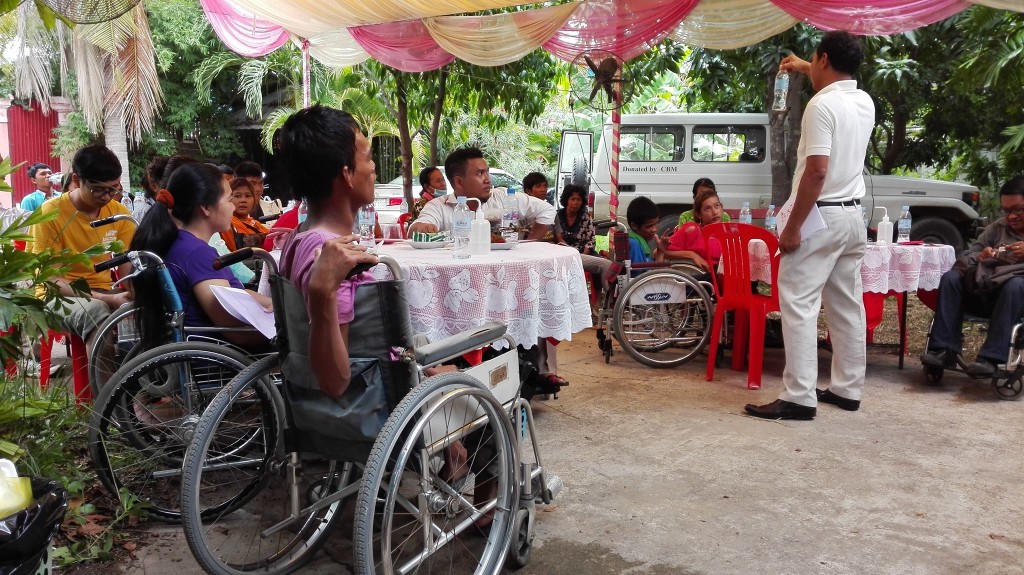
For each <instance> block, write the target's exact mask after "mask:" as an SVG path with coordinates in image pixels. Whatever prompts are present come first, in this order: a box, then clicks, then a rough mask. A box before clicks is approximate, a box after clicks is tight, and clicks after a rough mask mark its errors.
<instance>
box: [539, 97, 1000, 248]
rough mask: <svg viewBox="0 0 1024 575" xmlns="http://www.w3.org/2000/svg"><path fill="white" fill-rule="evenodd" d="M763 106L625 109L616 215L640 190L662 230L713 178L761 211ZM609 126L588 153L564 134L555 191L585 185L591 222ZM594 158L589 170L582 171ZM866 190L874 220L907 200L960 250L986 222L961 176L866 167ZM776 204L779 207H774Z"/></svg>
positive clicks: (918, 222)
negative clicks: (742, 110)
mask: <svg viewBox="0 0 1024 575" xmlns="http://www.w3.org/2000/svg"><path fill="white" fill-rule="evenodd" d="M769 130H770V127H769V122H768V114H637V115H628V114H626V115H623V116H622V125H621V135H620V144H619V148H620V156H619V209H618V214H619V220H620V221H623V222H624V221H625V219H626V208H627V206H629V202H630V201H632V199H633V198H634V197H636V196H647V197H649V198H651V199H652V200H654V202H655V203H656V204H658V207H659V209H660V210H661V215H662V219H661V224H660V225H659V226H658V229H659V231H660V232H662V233H664V232H666V231H668V230H670V229H671V228H672V227H674V226H675V225H676V222H677V221H678V219H679V214H680V213H682V212H683V211H686V210H689V209H690V208H691V207H692V202H693V196H692V190H693V182H694V181H696V180H697V179H698V178H711V180H712V181H714V182H715V187H716V188H717V189H718V194H719V197H720V198H721V200H722V204H723V205H724V206H725V208H726V209H727V210H738V209H739V208H740V207H741V206H742V205H743V202H749V203H750V207H751V209H752V211H753V212H754V216H755V218H757V217H763V213H764V209H765V208H767V207H768V205H769V204H770V203H771V199H772V175H771V155H770V154H771V152H770V146H769V141H770V136H769V133H770V132H769ZM611 135H612V128H611V125H610V124H606V125H605V126H604V130H603V131H602V134H601V139H600V142H599V143H598V147H597V152H596V154H594V155H593V158H591V154H590V150H592V149H593V146H592V142H593V140H592V139H593V134H591V133H590V132H574V131H566V132H563V133H562V146H561V149H560V154H559V166H558V171H559V177H558V182H557V186H558V194H559V195H560V194H561V190H562V188H563V187H564V185H565V183H566V182H575V183H578V184H580V185H584V187H589V191H590V193H591V210H592V212H591V213H592V214H593V216H594V219H595V221H598V222H599V221H601V220H606V219H608V200H609V198H610V197H611V177H610V175H609V163H608V158H609V151H610V150H611V143H610V142H611ZM588 166H593V170H588ZM864 183H865V185H866V186H867V193H866V194H865V196H864V199H863V200H862V205H863V206H864V207H865V209H867V210H868V212H869V213H870V214H871V226H870V227H872V228H873V227H874V226H875V224H876V223H877V222H878V221H879V220H881V218H882V210H876V209H874V208H875V207H885V208H886V209H887V211H888V214H889V219H890V220H892V221H893V222H895V221H896V218H897V217H898V216H899V213H900V208H901V206H904V205H907V206H910V212H911V216H912V218H913V227H912V229H911V233H910V236H911V238H912V239H915V240H924V241H929V242H935V243H943V244H949V245H952V246H953V247H954V248H955V249H957V250H958V251H959V250H960V249H963V248H964V247H965V246H966V244H967V242H968V240H969V239H970V238H972V237H973V236H974V234H975V233H976V229H977V227H978V226H979V225H983V223H984V221H983V220H982V219H981V218H980V217H979V215H978V212H977V211H976V207H977V205H978V200H979V192H978V189H977V188H975V187H974V186H970V185H967V184H960V183H953V182H942V181H937V180H926V179H922V178H907V177H898V176H875V175H871V174H868V173H867V172H866V171H865V173H864ZM777 207H778V206H777Z"/></svg>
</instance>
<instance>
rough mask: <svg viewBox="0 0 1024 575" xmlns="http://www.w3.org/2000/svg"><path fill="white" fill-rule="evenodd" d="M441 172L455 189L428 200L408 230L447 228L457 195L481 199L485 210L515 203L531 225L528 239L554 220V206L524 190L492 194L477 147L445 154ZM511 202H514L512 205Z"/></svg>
mask: <svg viewBox="0 0 1024 575" xmlns="http://www.w3.org/2000/svg"><path fill="white" fill-rule="evenodd" d="M444 173H445V175H446V176H448V181H450V182H451V183H452V188H453V191H454V193H452V194H448V195H446V196H442V197H439V198H434V199H433V200H430V201H429V202H427V204H426V205H425V206H423V210H422V211H420V215H419V216H418V217H417V218H416V221H415V222H414V223H413V224H412V225H411V226H409V233H410V234H411V233H413V232H439V231H445V230H450V229H451V228H452V220H453V219H454V216H455V206H456V204H458V200H457V198H458V197H459V196H465V197H466V198H475V199H477V200H480V204H481V205H480V206H479V207H480V208H482V209H484V210H486V209H487V207H488V206H489V205H495V204H496V205H497V206H498V211H499V212H500V213H504V212H505V211H506V210H508V209H509V208H510V207H514V208H515V209H516V211H518V212H519V218H520V222H521V223H522V224H523V225H529V226H531V228H530V235H529V237H528V239H531V240H539V239H541V238H543V237H544V234H545V233H547V231H548V230H549V229H551V225H552V224H553V223H555V208H554V206H552V205H551V204H549V203H547V202H545V201H543V200H538V199H537V198H534V197H531V196H528V195H526V194H524V193H518V194H515V198H514V199H509V198H508V197H507V196H506V195H505V194H491V175H490V168H489V167H488V166H487V160H485V159H484V154H483V152H482V151H480V149H479V148H475V147H468V148H460V149H458V150H455V151H454V152H452V153H450V154H448V157H447V158H445V160H444ZM513 202H514V206H513V205H511V204H512V203H513ZM467 206H468V207H469V209H471V210H473V211H476V210H477V202H469V203H467Z"/></svg>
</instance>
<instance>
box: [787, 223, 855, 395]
mask: <svg viewBox="0 0 1024 575" xmlns="http://www.w3.org/2000/svg"><path fill="white" fill-rule="evenodd" d="M819 209H820V210H821V215H822V218H823V219H824V220H825V223H826V224H827V225H828V228H826V229H824V230H821V231H818V232H816V233H814V234H812V235H811V236H810V237H808V238H805V239H804V240H803V241H802V242H801V243H800V247H799V248H797V249H796V251H794V252H792V253H789V254H785V255H783V256H782V259H781V261H780V262H779V278H778V287H779V305H780V308H781V310H782V336H783V341H785V342H786V347H785V349H786V368H785V370H784V371H783V373H782V382H783V384H784V385H785V388H786V389H785V390H784V391H783V392H782V394H780V395H779V399H782V400H785V401H790V402H793V403H797V404H800V405H805V406H807V407H815V406H817V405H818V398H817V395H816V394H815V391H814V388H815V386H816V384H817V381H818V313H819V311H820V310H821V305H822V298H823V297H824V303H825V318H826V320H827V323H828V329H829V334H830V336H831V339H832V350H833V352H832V378H831V381H830V382H829V383H828V385H827V387H828V388H829V389H830V390H831V391H832V393H834V394H836V395H838V396H840V397H845V398H847V399H855V400H860V398H861V394H862V392H863V389H864V368H865V362H866V358H867V353H866V341H865V340H866V338H865V321H864V300H863V286H862V285H861V279H860V265H861V261H862V260H863V259H864V246H865V244H866V242H867V234H866V231H865V230H864V220H863V219H862V218H861V214H860V208H859V207H845V206H835V207H824V208H819Z"/></svg>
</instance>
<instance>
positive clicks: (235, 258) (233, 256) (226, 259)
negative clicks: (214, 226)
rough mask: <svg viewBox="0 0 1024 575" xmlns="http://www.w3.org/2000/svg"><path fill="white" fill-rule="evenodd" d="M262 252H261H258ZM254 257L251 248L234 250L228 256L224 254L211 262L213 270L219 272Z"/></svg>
mask: <svg viewBox="0 0 1024 575" xmlns="http://www.w3.org/2000/svg"><path fill="white" fill-rule="evenodd" d="M260 251H263V250H260ZM254 255H255V253H254V250H253V248H242V249H240V250H235V251H233V252H231V253H229V254H224V255H222V256H220V257H218V258H217V259H215V260H213V269H215V270H220V269H222V268H226V267H228V266H230V265H232V264H237V263H238V262H240V261H244V260H247V259H250V258H252V257H253V256H254Z"/></svg>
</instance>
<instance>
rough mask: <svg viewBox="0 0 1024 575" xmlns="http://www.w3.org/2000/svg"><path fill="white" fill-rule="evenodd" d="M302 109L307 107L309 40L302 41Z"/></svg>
mask: <svg viewBox="0 0 1024 575" xmlns="http://www.w3.org/2000/svg"><path fill="white" fill-rule="evenodd" d="M302 107H303V108H308V107H309V40H303V41H302Z"/></svg>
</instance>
